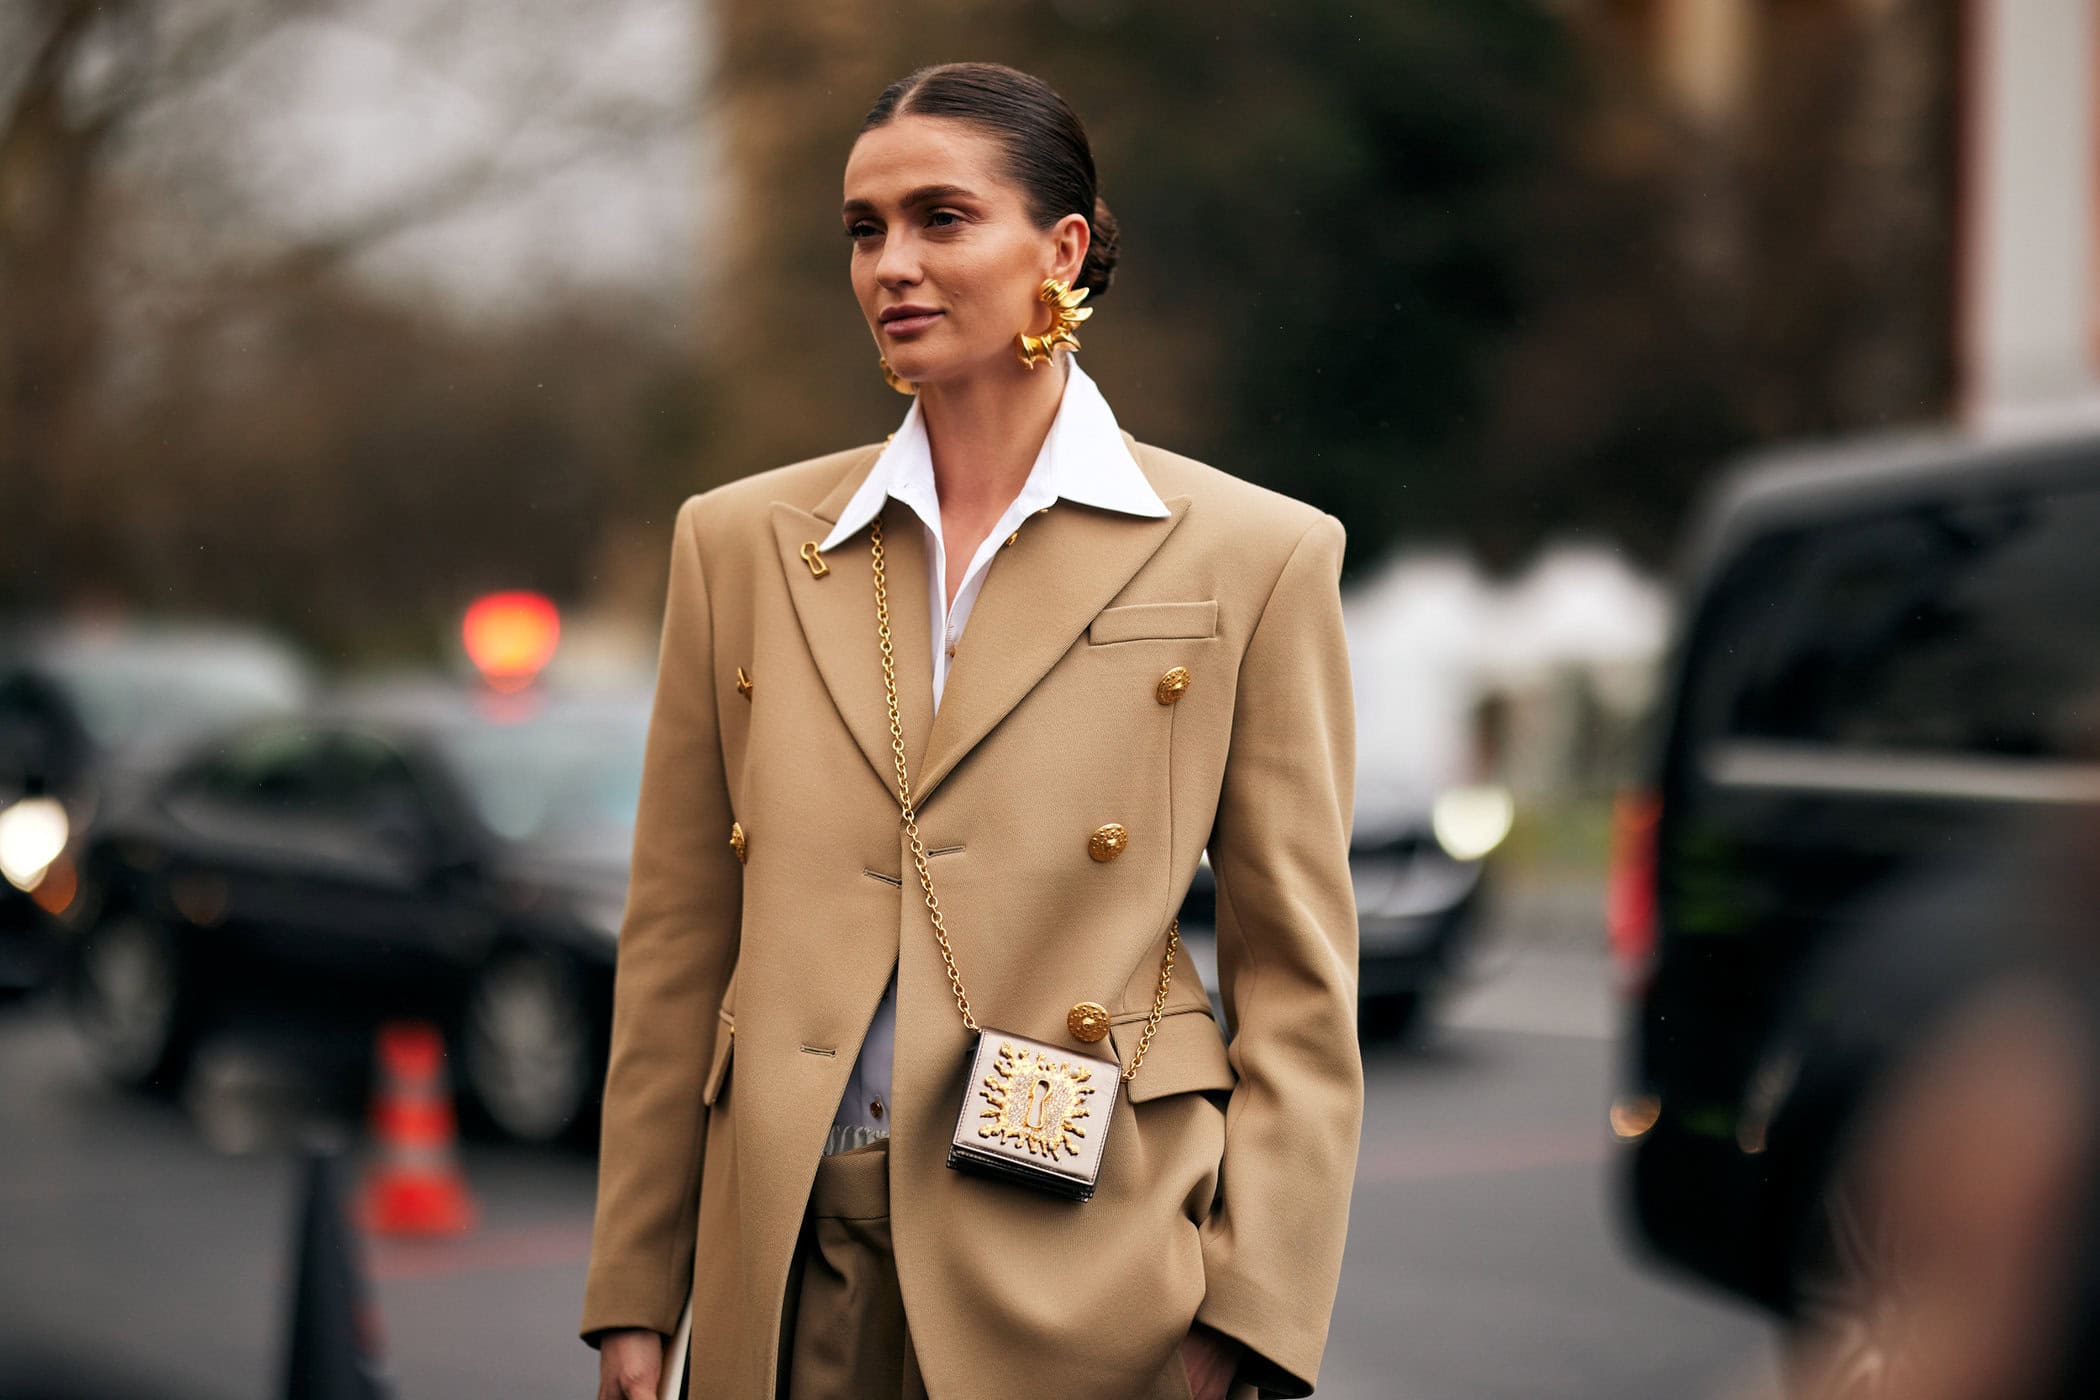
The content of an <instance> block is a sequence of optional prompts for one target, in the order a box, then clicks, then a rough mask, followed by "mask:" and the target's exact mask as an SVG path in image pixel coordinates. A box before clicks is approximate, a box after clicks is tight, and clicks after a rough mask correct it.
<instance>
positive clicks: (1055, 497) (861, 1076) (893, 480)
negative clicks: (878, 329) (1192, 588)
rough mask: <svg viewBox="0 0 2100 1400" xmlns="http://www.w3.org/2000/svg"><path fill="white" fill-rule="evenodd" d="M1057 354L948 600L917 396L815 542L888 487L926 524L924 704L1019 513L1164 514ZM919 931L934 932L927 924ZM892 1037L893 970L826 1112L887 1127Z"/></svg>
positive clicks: (937, 693) (831, 538) (839, 530)
mask: <svg viewBox="0 0 2100 1400" xmlns="http://www.w3.org/2000/svg"><path fill="white" fill-rule="evenodd" d="M1062 358H1063V360H1064V363H1065V365H1066V366H1067V371H1066V375H1065V388H1064V395H1063V397H1062V398H1061V399H1060V400H1059V402H1058V409H1057V417H1056V418H1055V419H1053V420H1052V421H1051V424H1050V431H1049V433H1048V434H1047V435H1046V436H1045V437H1044V438H1043V446H1042V449H1041V450H1040V451H1039V452H1037V453H1036V458H1035V465H1034V466H1033V467H1031V468H1030V469H1029V472H1028V479H1027V480H1026V481H1025V482H1023V483H1022V485H1021V491H1020V494H1019V495H1017V496H1015V497H1014V499H1013V502H1012V504H1010V505H1008V506H1007V508H1006V510H1005V512H1004V513H1003V514H1002V515H1001V516H1000V517H999V521H998V523H997V524H995V525H993V526H992V528H991V530H990V532H989V533H987V534H986V535H985V537H984V543H982V544H980V545H979V546H978V547H977V553H976V554H975V555H974V556H972V557H971V559H970V562H969V567H968V569H967V570H966V572H965V573H964V574H963V578H962V582H961V584H960V585H958V586H957V588H956V590H955V605H954V606H953V607H946V606H944V603H945V600H946V599H947V596H948V556H947V549H946V547H945V545H944V543H943V541H942V537H941V506H940V497H939V494H938V493H937V491H936V490H935V488H934V478H933V449H932V444H931V443H930V442H929V441H928V440H927V436H926V420H925V418H924V417H923V416H922V415H921V413H920V411H919V401H918V400H917V399H913V400H912V404H911V408H910V409H909V410H908V411H907V412H906V413H905V415H904V422H903V424H902V425H900V426H899V427H898V429H897V431H896V432H895V433H894V434H892V435H891V437H890V441H889V444H888V446H886V447H884V448H883V450H882V455H881V456H880V457H877V458H876V459H875V465H874V466H873V467H871V468H870V469H869V471H868V475H867V477H866V479H865V480H863V481H862V482H861V484H860V487H859V489H858V490H856V491H855V492H854V493H853V497H852V499H851V500H849V501H847V502H846V508H845V509H844V510H842V511H840V512H839V518H838V523H837V524H836V525H834V526H832V529H831V533H830V534H828V535H826V536H825V537H824V539H823V542H822V543H820V544H819V545H818V546H817V548H818V550H819V551H820V552H821V551H828V550H830V549H831V548H833V547H834V546H835V545H838V544H840V543H842V542H844V541H845V540H847V539H850V538H851V537H852V536H854V535H856V534H858V533H859V532H860V531H861V530H862V529H864V528H866V526H867V525H868V522H870V521H872V520H873V519H874V518H875V516H876V514H877V513H878V512H880V511H881V509H882V505H883V502H884V501H886V500H887V499H889V498H890V497H892V496H894V497H896V498H897V499H898V500H900V501H902V502H903V503H904V504H905V505H907V506H910V507H911V509H912V513H913V514H915V515H917V516H918V517H919V522H920V524H921V525H922V526H924V528H925V530H926V557H927V559H929V560H931V561H932V565H933V567H932V568H931V569H929V570H928V571H927V579H926V591H927V606H928V609H929V611H928V617H929V619H930V621H931V623H932V625H931V627H930V628H929V629H928V632H927V635H928V636H929V637H931V638H933V639H934V645H933V648H932V650H933V705H934V708H935V709H936V710H938V709H939V708H940V704H941V692H942V691H943V690H944V689H945V688H946V687H947V682H948V671H949V669H950V668H951V667H952V666H953V665H954V662H955V656H956V653H957V651H958V650H959V648H960V645H961V640H962V633H963V627H964V625H965V624H967V623H968V622H969V620H970V611H971V609H972V608H973V607H974V606H975V605H976V602H977V595H978V593H980V592H981V591H982V590H983V588H984V580H985V575H986V574H987V573H988V572H989V571H990V568H991V563H992V560H993V558H995V557H996V556H997V555H998V553H999V548H1000V546H1002V545H1003V544H1005V543H1006V539H1007V536H1009V535H1011V534H1012V533H1013V532H1014V531H1015V530H1017V529H1019V528H1020V527H1021V522H1022V521H1024V520H1026V519H1027V518H1028V517H1029V516H1030V515H1032V514H1034V513H1035V512H1036V511H1039V510H1044V509H1047V508H1048V507H1049V506H1050V505H1051V504H1052V503H1054V502H1056V501H1060V500H1064V501H1076V502H1078V503H1080V504H1082V505H1089V506H1096V507H1099V508H1100V509H1102V510H1113V511H1121V512H1122V513H1124V514H1126V515H1142V516H1151V517H1155V518H1156V517H1159V516H1164V515H1167V514H1170V512H1169V511H1168V510H1167V507H1166V504H1165V503H1164V502H1162V501H1161V500H1160V498H1159V493H1158V492H1156V491H1154V490H1153V489H1152V483H1151V482H1149V481H1147V480H1146V479H1145V473H1144V472H1143V471H1142V470H1141V469H1140V468H1139V467H1138V464H1137V459H1136V458H1135V457H1133V456H1131V455H1130V446H1129V444H1128V443H1126V442H1124V440H1123V431H1122V429H1121V428H1120V427H1118V426H1117V424H1116V416H1115V414H1114V413H1112V412H1110V411H1109V407H1108V400H1106V399H1104V398H1103V397H1102V396H1101V391H1100V389H1099V388H1097V387H1096V386H1095V384H1094V381H1093V380H1092V379H1091V378H1089V377H1088V376H1087V375H1086V373H1085V372H1084V371H1082V370H1081V369H1080V368H1079V358H1078V357H1077V356H1076V355H1073V354H1070V353H1067V354H1066V355H1064V356H1063V357H1062ZM926 936H927V937H928V938H931V937H932V936H933V934H932V931H931V930H930V929H929V930H928V931H927V934H926ZM965 975H966V976H967V971H966V973H965ZM896 1043H897V977H896V974H895V973H894V972H892V973H891V974H890V984H889V987H888V988H887V989H886V990H885V991H884V992H883V994H882V1002H881V1004H880V1005H879V1006H877V1007H876V1008H875V1019H874V1020H873V1021H872V1022H870V1023H869V1026H868V1034H867V1038H866V1039H865V1040H864V1041H863V1042H862V1043H861V1049H860V1058H859V1059H858V1060H856V1061H855V1062H854V1065H853V1073H852V1076H851V1077H850V1078H848V1079H847V1081H846V1092H845V1096H844V1097H843V1098H842V1099H841V1101H840V1103H839V1109H838V1113H837V1114H836V1115H835V1121H837V1122H839V1123H845V1124H854V1125H858V1126H862V1127H870V1128H887V1127H889V1116H890V1110H889V1102H890V1064H891V1060H892V1057H893V1055H894V1052H895V1049H896ZM877 1105H880V1107H879V1108H878V1107H877Z"/></svg>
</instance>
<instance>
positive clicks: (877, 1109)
mask: <svg viewBox="0 0 2100 1400" xmlns="http://www.w3.org/2000/svg"><path fill="white" fill-rule="evenodd" d="M868 1112H870V1113H872V1114H874V1115H875V1116H876V1117H877V1118H880V1117H881V1116H882V1100H881V1099H872V1100H870V1101H869V1103H868Z"/></svg>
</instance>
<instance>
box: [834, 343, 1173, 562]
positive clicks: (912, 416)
mask: <svg viewBox="0 0 2100 1400" xmlns="http://www.w3.org/2000/svg"><path fill="white" fill-rule="evenodd" d="M1064 358H1065V366H1066V371H1065V389H1064V396H1063V397H1062V398H1061V399H1060V400H1059V401H1058V407H1057V417H1056V418H1055V419H1053V420H1052V421H1051V423H1050V432H1049V434H1048V435H1047V436H1045V437H1044V439H1043V446H1042V450H1041V451H1040V452H1038V453H1037V454H1036V459H1035V465H1034V467H1032V468H1031V469H1030V470H1029V473H1028V480H1027V482H1026V483H1025V484H1024V485H1023V486H1022V488H1021V495H1022V496H1023V497H1028V498H1032V500H1031V508H1032V506H1033V502H1034V501H1040V502H1041V504H1043V505H1048V504H1049V503H1050V502H1052V501H1056V500H1066V501H1075V502H1077V503H1078V504H1080V505H1088V506H1096V507H1099V508H1100V509H1102V510H1113V511H1119V512H1121V513H1123V514H1125V515H1142V516H1152V517H1159V516H1165V515H1169V514H1171V513H1172V512H1170V511H1169V510H1168V509H1167V507H1166V503H1165V502H1163V501H1161V500H1160V498H1159V493H1158V492H1157V491H1154V490H1153V489H1152V483H1151V482H1149V481H1147V480H1146V479H1145V473H1144V471H1143V470H1142V469H1141V468H1140V467H1139V466H1138V464H1137V458H1135V457H1133V456H1131V454H1130V445H1129V444H1128V443H1127V442H1125V441H1124V440H1123V430H1122V428H1120V427H1119V426H1118V425H1117V423H1116V415H1115V414H1114V413H1113V412H1111V411H1110V409H1109V406H1108V400H1107V399H1105V398H1103V397H1102V396H1101V390H1100V389H1099V388H1098V387H1097V386H1096V385H1095V383H1094V381H1093V380H1092V378H1090V377H1089V376H1088V375H1087V374H1086V372H1085V371H1084V370H1082V369H1080V368H1079V357H1078V356H1077V355H1073V354H1069V353H1068V354H1066V356H1065V357H1064ZM892 496H894V497H896V498H897V499H898V500H900V501H903V502H904V503H905V504H906V505H909V506H911V507H912V508H913V509H914V510H915V511H917V512H918V514H919V515H920V517H921V518H922V519H928V520H933V519H938V518H939V505H938V500H937V497H936V495H935V492H934V484H933V449H932V446H931V444H930V443H929V442H928V440H927V437H926V421H925V418H924V417H923V416H922V415H921V413H920V412H919V401H918V400H917V399H916V398H914V399H913V400H912V402H911V407H910V408H909V409H907V410H906V411H905V414H904V421H903V423H901V424H899V425H898V428H897V431H896V432H894V433H892V434H891V435H890V440H889V442H888V443H887V444H885V445H884V447H883V449H882V455H881V456H879V457H877V458H876V459H875V465H874V466H873V467H871V468H869V470H868V474H867V476H866V477H865V478H863V479H862V481H861V484H860V486H859V488H858V489H857V490H855V491H854V493H853V495H852V498H851V499H849V500H848V501H847V502H846V508H845V509H844V510H842V511H840V512H839V518H838V523H837V524H835V525H833V526H832V527H831V533H830V534H828V535H826V536H825V537H824V540H823V542H822V543H821V544H819V545H818V546H817V548H818V550H819V551H822V550H828V549H830V548H831V547H832V546H833V545H836V544H838V543H840V542H841V541H843V540H846V539H850V538H851V537H852V536H854V535H855V534H858V533H859V532H860V530H861V529H862V527H864V526H866V525H867V523H868V522H869V521H871V520H873V519H874V518H875V516H876V514H877V512H879V511H880V510H881V509H882V503H883V501H884V500H886V499H888V498H889V497H892ZM1016 503H1017V504H1019V503H1020V502H1019V501H1017V502H1016Z"/></svg>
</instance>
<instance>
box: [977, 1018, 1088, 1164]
mask: <svg viewBox="0 0 2100 1400" xmlns="http://www.w3.org/2000/svg"><path fill="white" fill-rule="evenodd" d="M1093 1077H1094V1075H1093V1071H1092V1070H1089V1069H1086V1068H1085V1067H1083V1066H1081V1065H1074V1064H1068V1063H1066V1062H1064V1061H1062V1060H1052V1059H1049V1058H1047V1057H1039V1056H1038V1055H1037V1054H1036V1052H1035V1051H1033V1050H1030V1049H1027V1048H1025V1047H1021V1046H1016V1045H1013V1044H1012V1043H1010V1042H1005V1041H1002V1042H1001V1043H1000V1045H999V1060H998V1063H997V1064H995V1065H994V1066H993V1067H992V1072H991V1073H990V1074H988V1075H986V1076H985V1078H984V1083H983V1084H982V1085H981V1086H979V1088H978V1091H977V1092H978V1094H979V1096H980V1097H982V1098H983V1100H984V1101H985V1103H986V1104H987V1105H989V1107H987V1108H986V1109H985V1110H984V1111H983V1112H982V1113H980V1114H978V1115H977V1116H978V1117H980V1118H983V1119H986V1120H988V1121H987V1122H984V1123H982V1124H980V1125H979V1126H978V1129H977V1135H978V1136H979V1137H987V1138H998V1139H1000V1140H1001V1141H1003V1142H1008V1143H1011V1144H1013V1145H1014V1146H1016V1147H1020V1148H1023V1149H1025V1150H1027V1151H1028V1152H1030V1153H1031V1154H1034V1155H1037V1156H1042V1157H1052V1158H1054V1157H1056V1156H1057V1155H1058V1154H1059V1153H1060V1152H1063V1153H1067V1154H1069V1155H1071V1156H1074V1157H1077V1156H1078V1155H1079V1149H1078V1148H1077V1147H1076V1146H1074V1145H1073V1143H1072V1139H1074V1138H1083V1137H1085V1136H1086V1130H1085V1129H1084V1128H1082V1127H1080V1126H1079V1120H1080V1119H1082V1118H1085V1117H1087V1116H1088V1113H1087V1107H1086V1101H1087V1100H1088V1099H1090V1098H1092V1097H1093V1094H1094V1086H1093V1085H1091V1084H1089V1083H1087V1081H1088V1080H1089V1079H1092V1078H1093Z"/></svg>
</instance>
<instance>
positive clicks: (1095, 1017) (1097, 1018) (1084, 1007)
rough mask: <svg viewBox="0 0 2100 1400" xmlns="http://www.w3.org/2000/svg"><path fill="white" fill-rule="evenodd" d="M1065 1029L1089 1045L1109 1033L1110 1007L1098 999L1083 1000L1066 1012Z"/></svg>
mask: <svg viewBox="0 0 2100 1400" xmlns="http://www.w3.org/2000/svg"><path fill="white" fill-rule="evenodd" d="M1065 1029H1066V1030H1069V1031H1070V1032H1072V1034H1073V1035H1074V1036H1076V1037H1078V1038H1079V1039H1081V1040H1083V1041H1085V1042H1087V1043H1088V1044H1089V1045H1091V1044H1093V1043H1094V1042H1095V1041H1097V1040H1099V1039H1100V1038H1101V1037H1102V1036H1104V1035H1107V1034H1108V1008H1107V1007H1105V1006H1103V1005H1102V1004H1101V1003H1100V1002H1098V1001H1082V1002H1079V1003H1077V1004H1076V1005H1074V1006H1073V1008H1072V1009H1071V1010H1070V1011H1067V1012H1066V1013H1065Z"/></svg>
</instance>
